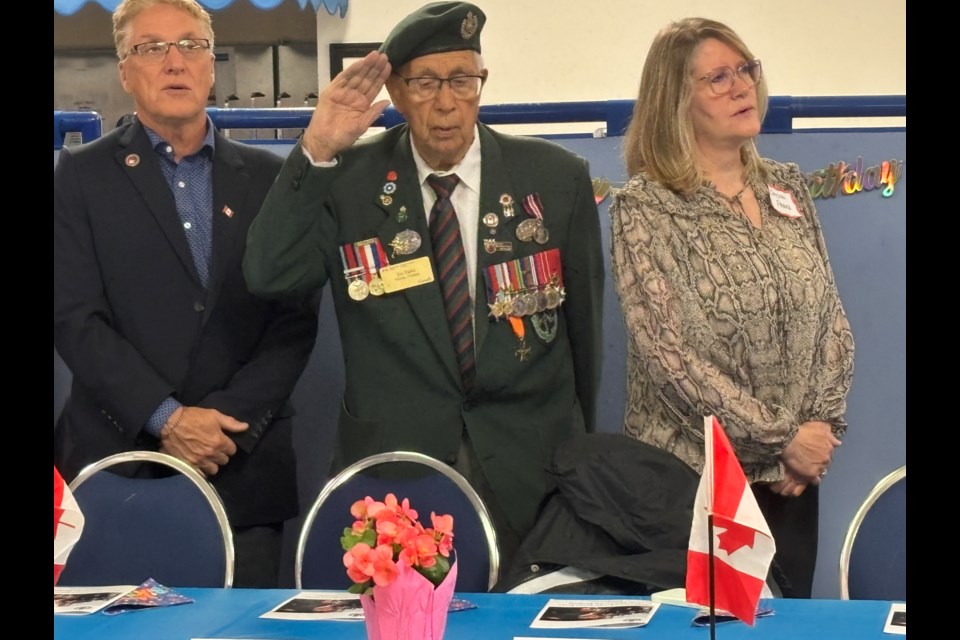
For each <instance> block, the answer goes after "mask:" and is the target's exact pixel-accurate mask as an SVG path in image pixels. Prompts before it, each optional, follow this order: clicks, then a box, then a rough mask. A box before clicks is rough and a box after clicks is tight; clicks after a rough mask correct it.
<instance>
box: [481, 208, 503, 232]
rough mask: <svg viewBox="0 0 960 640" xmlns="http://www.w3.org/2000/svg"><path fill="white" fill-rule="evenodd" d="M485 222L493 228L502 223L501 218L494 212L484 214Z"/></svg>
mask: <svg viewBox="0 0 960 640" xmlns="http://www.w3.org/2000/svg"><path fill="white" fill-rule="evenodd" d="M483 224H485V225H487V226H488V227H490V228H491V229H495V228H496V227H497V225H498V224H500V218H498V217H497V214H495V213H494V212H492V211H491V212H490V213H485V214H483Z"/></svg>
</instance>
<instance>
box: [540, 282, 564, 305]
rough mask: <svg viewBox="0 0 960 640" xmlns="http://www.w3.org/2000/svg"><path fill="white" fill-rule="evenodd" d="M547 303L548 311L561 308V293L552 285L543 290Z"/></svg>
mask: <svg viewBox="0 0 960 640" xmlns="http://www.w3.org/2000/svg"><path fill="white" fill-rule="evenodd" d="M543 294H544V297H545V298H546V302H547V309H556V308H557V307H559V306H560V291H559V290H557V288H556V287H555V286H553V285H552V284H548V285H547V287H546V289H544V290H543Z"/></svg>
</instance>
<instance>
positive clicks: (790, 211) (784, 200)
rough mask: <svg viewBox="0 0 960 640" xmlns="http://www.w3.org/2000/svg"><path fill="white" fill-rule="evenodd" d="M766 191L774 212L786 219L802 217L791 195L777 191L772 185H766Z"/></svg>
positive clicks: (780, 190)
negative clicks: (768, 192) (768, 193)
mask: <svg viewBox="0 0 960 640" xmlns="http://www.w3.org/2000/svg"><path fill="white" fill-rule="evenodd" d="M767 189H768V190H769V191H770V204H771V205H773V209H774V211H776V212H777V213H779V214H780V215H782V216H786V217H787V218H799V217H800V216H801V215H803V214H802V213H801V212H800V205H798V204H797V199H796V198H794V197H793V194H792V193H790V192H789V191H785V190H782V189H777V188H776V187H775V186H773V185H772V184H768V185H767Z"/></svg>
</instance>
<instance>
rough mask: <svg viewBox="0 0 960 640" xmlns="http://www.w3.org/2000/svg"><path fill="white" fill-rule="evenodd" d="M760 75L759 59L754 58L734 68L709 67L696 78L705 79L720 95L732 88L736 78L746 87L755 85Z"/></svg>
mask: <svg viewBox="0 0 960 640" xmlns="http://www.w3.org/2000/svg"><path fill="white" fill-rule="evenodd" d="M761 75H762V70H761V67H760V60H759V59H757V58H754V59H753V60H748V61H746V62H744V63H743V64H741V65H740V66H739V67H737V68H736V70H734V69H731V68H730V67H718V68H716V69H711V70H710V71H708V72H707V73H706V75H704V76H703V77H702V78H699V79H698V80H706V81H707V85H709V87H710V89H711V90H712V91H713V92H714V93H715V94H717V95H718V96H722V95H723V94H725V93H727V92H729V91H730V90H731V89H733V85H734V83H735V82H736V79H737V78H740V80H741V81H742V82H743V84H745V85H747V88H750V87H755V86H756V85H757V83H758V82H760V76H761Z"/></svg>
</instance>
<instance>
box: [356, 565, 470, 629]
mask: <svg viewBox="0 0 960 640" xmlns="http://www.w3.org/2000/svg"><path fill="white" fill-rule="evenodd" d="M456 584H457V563H456V562H454V563H453V565H452V566H451V567H450V573H448V574H447V577H446V578H444V579H443V582H441V583H440V586H439V587H437V588H434V587H433V583H432V582H430V581H429V580H427V579H426V578H424V577H423V576H422V575H420V574H419V573H417V571H416V569H413V568H412V567H408V566H406V565H405V564H400V575H399V576H397V579H396V581H394V582H393V584H391V585H390V586H388V587H378V586H375V587H374V588H373V595H372V596H360V604H361V605H363V618H364V622H365V624H366V626H367V638H368V640H441V639H442V638H443V632H444V630H445V629H446V626H447V608H448V607H449V606H450V601H451V600H452V599H453V590H454V587H455V586H456Z"/></svg>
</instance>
